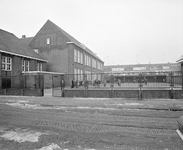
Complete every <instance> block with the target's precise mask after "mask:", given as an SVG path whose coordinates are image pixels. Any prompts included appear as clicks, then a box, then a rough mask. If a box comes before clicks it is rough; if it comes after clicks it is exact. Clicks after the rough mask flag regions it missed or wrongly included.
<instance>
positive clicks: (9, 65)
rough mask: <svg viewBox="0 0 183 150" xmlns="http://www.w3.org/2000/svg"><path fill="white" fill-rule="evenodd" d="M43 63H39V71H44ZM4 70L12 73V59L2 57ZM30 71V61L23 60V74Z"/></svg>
mask: <svg viewBox="0 0 183 150" xmlns="http://www.w3.org/2000/svg"><path fill="white" fill-rule="evenodd" d="M42 68H43V65H42V63H37V71H42ZM1 69H2V70H5V71H12V58H11V57H6V56H2V67H1ZM26 71H29V60H26V59H22V72H26Z"/></svg>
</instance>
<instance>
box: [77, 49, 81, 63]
mask: <svg viewBox="0 0 183 150" xmlns="http://www.w3.org/2000/svg"><path fill="white" fill-rule="evenodd" d="M77 55H78V60H77V62H78V63H80V51H77Z"/></svg>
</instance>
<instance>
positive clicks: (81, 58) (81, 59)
mask: <svg viewBox="0 0 183 150" xmlns="http://www.w3.org/2000/svg"><path fill="white" fill-rule="evenodd" d="M80 55H81V56H80V63H81V64H83V53H82V52H81V53H80Z"/></svg>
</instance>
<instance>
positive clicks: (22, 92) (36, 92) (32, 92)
mask: <svg viewBox="0 0 183 150" xmlns="http://www.w3.org/2000/svg"><path fill="white" fill-rule="evenodd" d="M43 91H44V90H42V89H36V88H34V89H31V88H30V89H13V88H10V89H0V95H14V96H43V95H44V92H43Z"/></svg>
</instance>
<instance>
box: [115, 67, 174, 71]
mask: <svg viewBox="0 0 183 150" xmlns="http://www.w3.org/2000/svg"><path fill="white" fill-rule="evenodd" d="M168 69H171V68H170V66H157V67H126V68H112V71H140V70H168Z"/></svg>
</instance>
